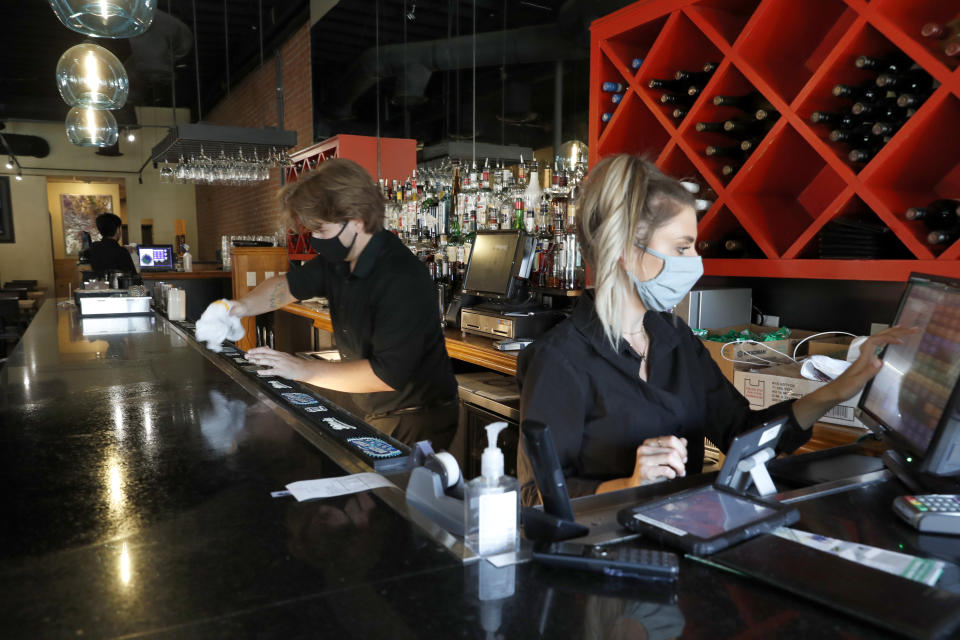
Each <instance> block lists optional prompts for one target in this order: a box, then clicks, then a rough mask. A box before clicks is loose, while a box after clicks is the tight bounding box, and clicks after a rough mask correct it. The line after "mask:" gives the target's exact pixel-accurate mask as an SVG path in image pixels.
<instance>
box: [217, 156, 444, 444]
mask: <svg viewBox="0 0 960 640" xmlns="http://www.w3.org/2000/svg"><path fill="white" fill-rule="evenodd" d="M280 199H281V201H282V203H283V210H284V212H285V214H286V220H285V222H286V223H287V225H288V226H287V228H290V229H296V228H298V227H299V226H300V225H303V226H304V227H306V228H307V229H308V230H309V231H310V235H311V238H310V246H311V247H312V248H313V249H314V251H316V253H317V257H315V258H314V259H312V260H310V261H309V262H307V263H306V264H304V265H303V266H302V267H299V268H293V269H292V270H291V271H290V272H289V273H287V274H285V275H282V276H275V277H273V278H268V279H267V280H265V281H264V282H262V283H261V284H260V285H258V286H257V287H256V288H255V289H253V290H252V291H250V293H248V294H247V295H246V296H244V297H243V298H241V299H239V300H234V301H230V302H229V303H228V304H229V306H230V311H229V313H230V315H232V316H237V317H245V316H254V315H259V314H261V313H267V312H268V311H273V310H274V309H279V308H280V307H283V306H284V305H286V304H289V303H291V302H294V301H295V300H303V299H306V298H313V297H325V298H327V300H328V301H329V303H330V319H331V321H332V323H333V334H334V337H335V338H336V344H337V348H338V349H339V351H340V356H341V361H340V362H326V361H322V360H304V359H302V358H298V357H296V356H292V355H290V354H287V353H283V352H280V351H275V350H273V349H270V348H268V347H257V348H255V349H251V350H250V351H249V352H248V353H247V359H248V360H250V361H252V362H254V363H256V364H260V365H264V366H265V367H267V368H266V369H264V370H261V371H260V374H261V375H269V376H280V377H283V378H288V379H291V380H299V381H302V382H306V383H309V384H312V385H315V386H318V387H323V388H326V389H332V390H334V391H341V392H347V393H349V394H352V395H351V398H350V399H351V400H352V401H353V403H354V404H355V405H356V406H357V407H359V409H360V411H361V417H363V419H364V420H365V421H366V422H367V423H369V424H370V425H372V426H373V427H376V428H377V429H379V430H380V431H382V432H384V433H386V434H389V435H392V436H393V437H395V438H397V439H398V440H400V441H401V442H405V443H407V444H413V443H415V442H416V441H418V440H430V441H431V443H432V444H433V447H434V449H437V450H439V449H443V448H446V447H447V446H448V445H449V444H450V442H451V440H452V439H453V436H454V433H455V432H456V427H457V418H458V407H457V382H456V379H455V378H454V376H453V367H452V365H451V364H450V359H449V358H448V357H447V351H446V346H445V344H444V339H443V332H442V330H441V326H440V312H439V309H438V307H437V303H436V292H435V290H434V287H433V282H432V281H431V279H430V276H429V274H428V272H427V269H426V267H425V266H424V265H423V263H422V262H420V260H419V259H418V258H417V257H416V256H415V255H414V254H413V253H412V252H411V251H410V250H409V249H407V248H406V247H405V246H404V245H403V244H402V243H401V242H400V240H399V239H398V238H397V237H396V236H395V235H394V234H392V233H390V232H389V231H386V230H385V229H384V228H383V219H384V204H385V203H384V201H383V196H382V195H381V193H380V190H379V188H378V187H377V184H376V183H375V182H374V180H373V179H372V178H371V177H370V174H368V173H367V172H366V170H364V169H363V167H361V166H360V165H359V164H357V163H356V162H353V161H352V160H347V159H343V158H337V159H331V160H327V161H325V162H323V163H322V164H321V165H320V166H319V167H318V168H317V169H316V170H314V171H313V172H311V173H310V174H308V175H304V176H302V177H301V178H300V179H299V180H297V181H296V182H293V183H291V184H289V185H288V186H287V187H285V188H284V189H283V190H282V191H281V193H280ZM213 304H214V305H216V304H218V303H217V302H214V303H213ZM211 306H212V305H211ZM335 401H336V400H335Z"/></svg>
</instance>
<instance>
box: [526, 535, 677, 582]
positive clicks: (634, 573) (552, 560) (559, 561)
mask: <svg viewBox="0 0 960 640" xmlns="http://www.w3.org/2000/svg"><path fill="white" fill-rule="evenodd" d="M533 559H534V560H536V561H538V562H542V563H544V564H549V565H552V566H555V567H564V568H569V569H580V570H584V571H594V572H597V573H602V574H604V575H608V576H616V577H621V578H637V579H643V580H649V579H660V580H673V579H676V577H677V575H678V574H679V573H680V561H679V560H678V558H677V554H675V553H673V552H671V551H661V550H659V549H642V548H639V547H635V546H632V545H629V544H620V545H616V546H594V545H583V544H574V543H558V544H553V545H550V546H549V547H546V548H543V549H539V550H535V551H534V552H533Z"/></svg>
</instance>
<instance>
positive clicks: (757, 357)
mask: <svg viewBox="0 0 960 640" xmlns="http://www.w3.org/2000/svg"><path fill="white" fill-rule="evenodd" d="M732 344H758V345H760V346H762V347H765V348H766V349H768V350H770V351H773V352H774V353H779V354H780V355H782V356H783V357H784V358H786V359H787V360H789V361H790V362H796V359H795V358H792V357H791V356H790V355H789V354H786V353H784V352H783V351H777V350H776V349H774V348H773V347H771V346H770V343H769V342H760V341H759V340H734V341H733V342H726V343H724V345H723V346H722V347H720V357H721V358H723V359H724V360H727V361H729V362H737V363H739V364H757V362H756V361H753V362H750V361H747V360H736V359H735V358H728V357H727V355H726V354H725V353H724V351H726V349H727V347H729V346H730V345H732ZM744 355H748V356H750V357H751V358H756V360H757V361H760V362H763V363H766V364H783V363H782V362H776V361H775V360H767V359H766V358H761V357H760V356H758V355H755V354H752V353H745V354H744Z"/></svg>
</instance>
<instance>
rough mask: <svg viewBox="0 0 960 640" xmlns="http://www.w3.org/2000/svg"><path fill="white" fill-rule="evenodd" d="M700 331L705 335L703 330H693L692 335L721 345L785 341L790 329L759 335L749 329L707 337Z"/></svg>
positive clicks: (783, 328)
mask: <svg viewBox="0 0 960 640" xmlns="http://www.w3.org/2000/svg"><path fill="white" fill-rule="evenodd" d="M701 331H702V332H704V333H706V330H704V329H699V330H695V331H694V333H696V334H697V335H698V336H700V337H701V338H703V339H704V340H710V341H711V342H723V343H727V342H742V341H744V340H754V341H756V342H775V341H777V340H786V339H787V338H789V337H790V329H788V328H787V327H780V328H779V329H777V330H775V331H771V332H769V333H760V334H757V333H754V332H753V331H751V330H750V329H744V330H743V331H733V330H731V331H727V332H726V333H724V334H723V335H709V334H708V335H703V333H700V332H701Z"/></svg>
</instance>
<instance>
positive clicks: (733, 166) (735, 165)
mask: <svg viewBox="0 0 960 640" xmlns="http://www.w3.org/2000/svg"><path fill="white" fill-rule="evenodd" d="M742 166H743V163H740V162H728V163H727V164H725V165H723V166H722V167H720V175H722V176H724V177H727V178H729V177H730V176H732V175H733V174H735V173H736V172H737V171H739V170H740V167H742Z"/></svg>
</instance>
